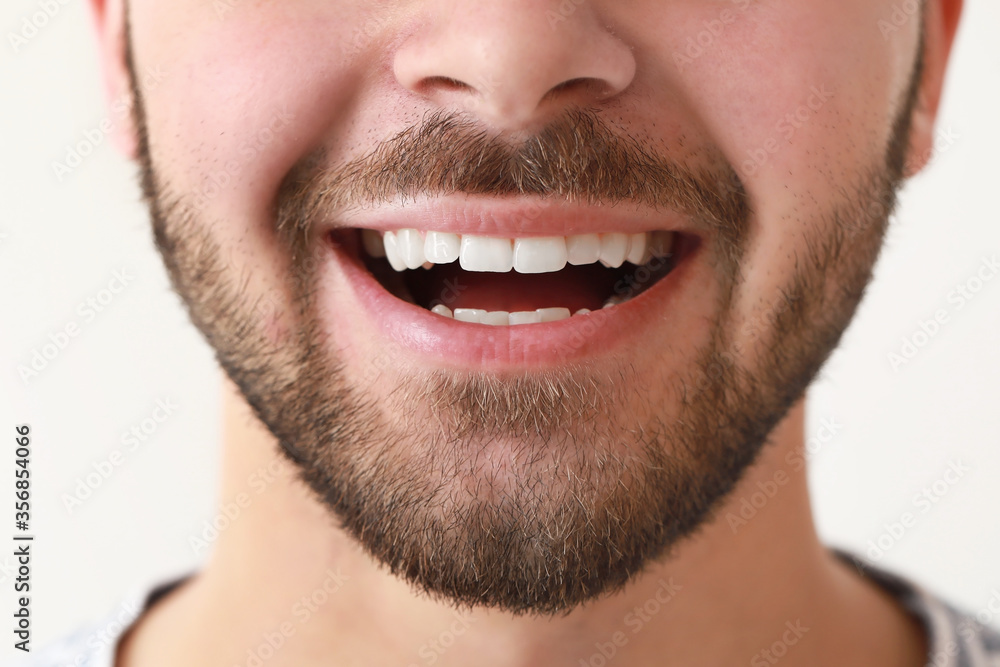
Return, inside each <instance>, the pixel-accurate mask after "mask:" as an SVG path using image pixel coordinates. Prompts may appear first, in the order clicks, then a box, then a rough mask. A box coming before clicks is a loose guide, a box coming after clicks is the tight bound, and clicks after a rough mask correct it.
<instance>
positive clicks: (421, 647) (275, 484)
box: [119, 382, 926, 667]
mask: <svg viewBox="0 0 1000 667" xmlns="http://www.w3.org/2000/svg"><path fill="white" fill-rule="evenodd" d="M224 405H225V426H224V434H225V443H224V458H223V470H224V477H223V485H222V494H221V503H222V507H221V508H220V514H221V515H222V516H227V514H228V516H229V517H235V518H231V519H230V521H229V525H228V527H227V528H225V529H224V530H223V531H221V532H220V534H219V536H218V538H217V540H216V542H215V544H214V549H213V551H212V554H211V557H210V558H209V560H208V562H207V564H206V565H205V567H204V568H203V569H202V570H201V572H199V574H198V575H197V576H195V577H193V578H191V579H190V580H189V581H188V582H186V583H185V584H184V585H183V586H180V587H179V588H177V589H176V590H175V591H174V592H173V593H171V594H170V595H168V596H166V597H165V598H164V599H163V600H162V601H161V602H160V603H158V604H157V605H155V606H154V607H153V608H152V609H151V610H150V611H149V612H148V613H146V614H145V615H144V616H143V618H142V619H141V621H140V622H139V623H138V624H137V625H136V626H135V628H134V630H133V631H132V632H131V633H130V634H129V635H128V636H127V637H126V638H125V640H124V641H123V643H122V646H121V648H120V651H119V664H120V665H126V666H132V665H143V666H144V667H158V666H159V665H161V664H162V665H174V664H178V663H179V662H183V663H184V664H187V665H191V666H192V667H199V666H200V665H218V664H232V665H267V667H285V666H286V665H288V666H290V665H295V666H297V667H312V666H314V665H340V664H364V665H389V664H397V665H431V664H434V665H440V666H443V667H448V666H451V665H456V666H457V665H470V664H476V665H481V666H483V667H534V666H535V665H552V664H559V665H573V666H574V667H575V666H580V667H587V666H589V665H593V666H595V667H596V666H599V665H605V664H610V660H611V659H612V656H614V661H615V662H616V663H617V665H620V666H622V667H628V666H629V665H648V664H657V665H665V666H666V665H692V664H716V665H718V664H747V663H748V662H749V663H750V664H751V665H770V664H773V661H775V660H776V659H777V658H778V657H781V661H782V663H783V667H796V666H797V665H815V664H820V663H823V664H826V663H831V664H838V663H839V664H852V665H862V666H864V665H872V666H874V665H880V666H882V667H884V666H886V665H889V666H892V667H917V666H919V665H923V664H924V662H925V653H926V648H925V646H924V643H923V633H922V632H921V630H920V628H919V627H917V625H916V623H915V622H914V621H913V620H912V619H910V618H909V617H908V616H906V615H905V614H904V612H903V611H902V610H901V609H900V608H899V607H898V606H897V605H896V604H895V603H894V602H893V601H892V600H891V599H890V598H889V597H888V596H887V595H886V594H885V593H883V592H882V591H881V590H880V589H877V588H876V587H875V586H873V585H872V584H870V583H868V582H866V581H864V580H862V579H861V578H860V577H858V576H857V575H856V574H855V573H854V571H853V570H852V569H851V568H849V567H847V566H845V565H844V564H843V563H841V562H840V561H839V560H838V559H836V558H835V557H834V556H832V554H830V552H829V551H828V550H826V549H825V548H824V547H823V546H822V544H821V543H820V542H819V539H818V537H817V535H816V531H815V528H814V525H813V521H812V515H811V511H810V506H809V496H808V489H807V485H806V475H805V451H804V449H805V448H804V412H805V410H804V404H803V403H802V402H800V403H799V404H797V405H796V406H795V407H794V408H793V409H792V410H791V411H790V413H789V414H788V416H787V417H786V418H785V419H784V421H783V422H782V423H781V424H779V426H778V427H777V428H776V429H775V431H774V432H773V433H772V435H771V439H770V440H771V442H770V444H769V445H767V446H766V447H765V448H764V450H763V451H762V453H761V456H760V458H759V460H758V461H757V463H756V464H755V465H754V466H753V467H752V468H751V469H750V470H749V471H748V473H747V475H746V476H745V477H744V478H743V480H742V481H741V482H740V483H739V485H738V486H737V488H736V489H735V491H734V492H733V493H732V494H731V495H730V496H729V497H728V498H727V499H726V501H725V503H724V504H723V505H722V506H721V507H720V508H719V510H718V511H717V512H716V513H715V515H714V519H713V520H712V521H711V522H710V523H708V524H707V525H705V526H704V528H703V530H701V531H700V532H699V533H698V534H697V535H695V536H694V537H692V538H690V539H688V540H686V541H684V542H683V543H682V544H680V545H679V546H678V547H677V548H676V549H675V550H674V552H673V554H672V555H671V557H670V558H669V559H664V560H663V562H654V563H650V564H649V565H648V566H647V568H646V569H645V571H644V573H643V574H642V575H641V576H638V577H637V578H636V579H635V580H634V582H632V583H630V584H629V585H628V586H627V587H626V588H625V590H624V591H622V592H619V593H617V594H614V595H611V596H608V597H604V598H601V599H598V600H596V601H594V602H591V603H588V604H586V605H584V606H583V607H581V608H578V609H576V610H574V611H572V612H570V613H569V614H567V615H564V616H560V617H555V618H548V617H546V618H539V617H530V616H519V617H515V616H512V615H510V614H505V613H501V612H496V611H491V610H483V609H475V610H473V611H471V612H457V611H456V610H455V609H453V608H452V607H450V606H448V605H447V604H444V603H441V602H438V601H434V600H430V599H428V598H427V597H425V596H420V595H417V594H415V593H414V591H413V590H412V589H411V588H410V587H409V586H408V585H407V584H405V583H404V582H402V581H400V580H398V579H396V578H395V577H393V576H392V575H390V574H388V573H387V572H386V571H385V570H383V569H381V568H380V567H378V566H377V565H376V564H375V563H374V562H373V561H372V560H371V559H370V558H369V557H368V556H367V555H366V554H365V553H364V552H363V551H362V550H361V548H360V547H359V546H358V545H357V543H356V542H355V541H354V540H353V539H352V538H350V537H349V536H348V535H346V534H345V533H344V532H343V531H342V530H340V529H339V527H338V526H337V525H336V521H335V519H334V518H333V517H331V516H330V515H329V514H328V513H327V512H326V510H325V509H324V508H323V506H322V505H321V504H320V503H319V502H318V501H317V500H315V499H314V498H313V497H312V496H311V495H310V494H309V492H308V491H307V489H306V487H305V485H304V484H303V483H301V482H299V481H298V480H297V479H296V477H295V469H294V467H293V465H292V464H291V463H289V462H288V461H287V460H286V459H284V458H283V457H282V456H281V455H280V454H279V452H278V446H277V443H276V442H275V441H274V438H273V437H272V436H271V435H270V433H269V432H268V431H267V430H266V429H265V428H264V427H263V425H261V424H260V422H259V421H258V420H257V419H256V418H255V417H254V416H253V415H252V414H251V412H250V410H249V409H248V408H247V406H246V404H245V403H244V401H243V400H242V397H241V396H240V395H239V393H238V392H237V391H236V389H235V388H234V387H233V386H232V385H231V384H229V383H228V382H226V391H225V399H224ZM227 510H228V512H227ZM779 654H780V655H779ZM182 657H183V660H181V658H182Z"/></svg>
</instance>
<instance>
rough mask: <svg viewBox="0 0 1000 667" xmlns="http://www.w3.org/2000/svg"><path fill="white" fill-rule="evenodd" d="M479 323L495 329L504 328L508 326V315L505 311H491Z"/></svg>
mask: <svg viewBox="0 0 1000 667" xmlns="http://www.w3.org/2000/svg"><path fill="white" fill-rule="evenodd" d="M480 321H481V322H482V323H483V324H489V325H492V326H495V327H505V326H507V325H508V324H510V314H509V313H508V312H507V311H506V310H491V311H490V312H488V313H486V314H485V315H483V317H482V319H481V320H480Z"/></svg>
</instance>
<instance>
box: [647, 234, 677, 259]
mask: <svg viewBox="0 0 1000 667" xmlns="http://www.w3.org/2000/svg"><path fill="white" fill-rule="evenodd" d="M673 249H674V233H673V232H664V231H658V232H653V233H652V234H651V235H650V238H649V251H650V253H651V254H652V256H653V257H666V256H667V255H669V254H670V253H671V252H673Z"/></svg>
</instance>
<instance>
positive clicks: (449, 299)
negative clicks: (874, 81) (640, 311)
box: [331, 228, 697, 326]
mask: <svg viewBox="0 0 1000 667" xmlns="http://www.w3.org/2000/svg"><path fill="white" fill-rule="evenodd" d="M331 241H332V242H334V243H335V244H337V245H340V246H341V247H343V248H345V249H347V250H353V251H354V252H356V253H357V256H358V258H359V259H360V260H361V263H362V264H363V266H364V267H365V268H367V270H368V271H369V272H370V273H371V274H372V276H373V277H374V278H375V279H376V280H377V281H378V282H379V283H380V284H381V285H382V287H384V288H385V289H386V290H387V291H388V292H389V293H390V294H392V295H393V296H395V297H397V298H399V299H401V300H403V301H406V302H408V303H411V304H414V305H417V306H420V307H422V308H424V309H426V310H429V311H431V312H433V313H435V314H437V315H439V316H440V317H443V318H452V319H454V320H458V321H462V322H469V323H474V324H483V325H492V326H511V325H522V324H536V323H544V322H555V321H558V320H563V319H566V318H570V317H573V316H581V315H586V314H588V313H590V312H592V311H595V310H598V309H602V308H614V307H615V306H617V305H620V304H623V303H625V302H627V301H630V300H631V299H634V298H636V297H637V296H639V295H640V294H642V293H643V292H645V291H647V290H649V289H650V288H651V287H652V286H653V285H655V284H656V283H657V282H659V281H660V280H662V279H663V278H664V277H665V276H666V275H668V274H669V273H670V272H671V271H672V270H673V269H674V267H675V266H676V265H677V264H678V262H679V261H680V259H681V258H682V256H683V255H685V254H686V253H687V252H688V251H689V250H690V249H691V248H692V247H693V244H694V243H696V241H697V239H695V238H694V237H691V236H690V235H687V234H682V233H680V232H673V231H663V230H655V231H648V232H639V233H592V234H578V235H573V236H546V237H523V238H501V237H492V236H480V235H472V234H454V233H448V232H440V231H423V230H418V229H412V228H408V229H397V230H393V231H376V230H373V229H344V228H341V229H339V230H335V231H332V232H331Z"/></svg>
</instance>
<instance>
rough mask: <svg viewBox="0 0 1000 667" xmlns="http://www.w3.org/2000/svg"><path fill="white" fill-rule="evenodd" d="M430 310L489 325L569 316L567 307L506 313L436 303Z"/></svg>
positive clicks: (547, 320) (582, 312) (550, 319)
mask: <svg viewBox="0 0 1000 667" xmlns="http://www.w3.org/2000/svg"><path fill="white" fill-rule="evenodd" d="M431 312H432V313H435V314H437V315H440V316H441V317H447V318H449V319H455V320H458V321H459V322H469V323H472V324H486V325H490V326H504V327H505V326H511V325H516V324H541V323H544V322H558V321H560V320H565V319H567V318H569V317H571V315H570V312H569V308H539V309H537V310H527V311H519V312H515V313H508V312H507V311H503V310H497V311H486V310H480V309H477V308H456V309H455V310H454V312H452V310H451V308H449V307H448V306H445V305H442V304H438V305H436V306H434V307H433V308H431ZM589 312H590V310H589V309H587V308H581V309H580V310H578V311H576V312H575V313H573V315H586V314H587V313H589Z"/></svg>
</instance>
